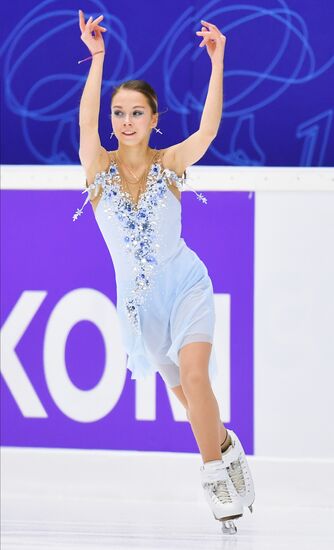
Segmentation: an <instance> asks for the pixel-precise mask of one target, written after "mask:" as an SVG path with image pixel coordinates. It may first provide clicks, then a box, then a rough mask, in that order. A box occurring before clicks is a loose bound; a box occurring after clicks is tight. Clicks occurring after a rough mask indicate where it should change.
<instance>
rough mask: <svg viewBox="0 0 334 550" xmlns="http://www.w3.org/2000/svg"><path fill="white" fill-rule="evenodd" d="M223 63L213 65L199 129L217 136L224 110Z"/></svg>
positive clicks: (206, 133) (209, 134)
mask: <svg viewBox="0 0 334 550" xmlns="http://www.w3.org/2000/svg"><path fill="white" fill-rule="evenodd" d="M223 70H224V66H223V64H218V63H217V64H215V65H212V71H211V77H210V82H209V88H208V93H207V96H206V100H205V105H204V109H203V114H202V118H201V123H200V127H199V131H200V132H201V133H202V134H205V135H208V136H211V137H212V138H214V137H216V135H217V133H218V129H219V125H220V121H221V118H222V111H223Z"/></svg>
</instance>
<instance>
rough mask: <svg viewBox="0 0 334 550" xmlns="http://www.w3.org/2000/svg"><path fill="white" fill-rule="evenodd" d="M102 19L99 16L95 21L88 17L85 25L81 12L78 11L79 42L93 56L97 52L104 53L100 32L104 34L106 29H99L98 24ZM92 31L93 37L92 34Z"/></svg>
mask: <svg viewBox="0 0 334 550" xmlns="http://www.w3.org/2000/svg"><path fill="white" fill-rule="evenodd" d="M102 19H103V15H100V16H99V17H97V18H96V19H94V21H93V18H92V17H90V18H89V19H88V20H87V23H85V17H84V13H83V11H81V10H79V27H80V30H81V36H80V38H81V40H82V41H83V42H84V44H86V46H87V48H88V49H89V51H90V53H91V54H92V55H93V54H94V53H96V52H99V51H101V50H102V51H105V48H104V40H103V38H102V34H101V33H102V32H106V31H107V30H108V29H106V28H105V27H100V25H99V23H100V21H101V20H102ZM93 31H94V35H93V34H92V32H93Z"/></svg>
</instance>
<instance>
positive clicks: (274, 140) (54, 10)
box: [0, 0, 334, 166]
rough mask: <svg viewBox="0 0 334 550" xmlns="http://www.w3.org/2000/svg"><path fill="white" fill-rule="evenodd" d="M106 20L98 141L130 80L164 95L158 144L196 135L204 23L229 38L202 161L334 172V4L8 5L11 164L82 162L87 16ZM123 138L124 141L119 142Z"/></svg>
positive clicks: (5, 113)
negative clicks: (211, 137) (216, 121)
mask: <svg viewBox="0 0 334 550" xmlns="http://www.w3.org/2000/svg"><path fill="white" fill-rule="evenodd" d="M79 8H81V9H82V10H83V11H84V12H85V15H86V16H87V18H88V16H89V15H94V16H98V15H100V14H101V13H102V14H104V16H105V18H104V22H103V23H102V24H103V25H104V26H106V27H107V28H108V31H107V33H105V34H104V38H105V40H106V50H107V55H106V58H105V65H104V81H103V89H102V98H101V112H100V137H101V141H102V144H103V145H104V146H105V147H106V148H107V149H108V150H110V149H114V148H115V147H116V141H110V140H109V135H110V118H109V113H110V94H111V89H112V86H113V85H116V84H117V83H119V82H120V81H123V80H126V79H129V78H143V79H145V80H147V81H148V82H150V84H151V85H152V86H153V87H154V88H155V90H156V91H157V94H158V97H159V110H160V111H164V110H166V109H168V110H167V112H166V113H164V114H163V115H161V117H160V122H159V127H160V129H161V131H162V132H163V135H160V134H156V135H155V134H154V135H152V138H151V143H150V144H151V146H153V147H157V148H159V149H160V148H163V147H167V146H169V145H171V144H173V143H177V142H179V141H182V140H183V139H185V137H186V136H188V135H189V133H191V132H193V131H195V130H196V129H197V128H198V125H199V121H200V117H201V112H202V107H203V104H204V101H205V96H206V92H207V86H208V81H209V77H210V59H209V56H208V55H207V53H206V49H205V48H204V49H203V48H199V47H198V44H199V43H200V41H201V38H200V37H197V36H196V34H195V31H196V30H199V29H200V20H201V19H205V20H207V21H210V22H212V23H214V24H216V25H217V26H218V27H219V28H220V30H221V31H222V32H223V33H224V34H225V35H226V37H227V44H226V54H225V71H224V107H223V119H222V124H221V127H220V130H219V134H218V136H217V138H216V139H215V141H214V142H213V144H212V145H211V147H210V149H209V151H208V152H207V154H206V155H205V157H204V158H203V159H201V161H200V162H199V164H217V165H226V164H228V165H268V166H276V165H277V166H333V165H334V130H333V107H334V41H333V22H334V2H333V0H286V1H285V0H256V1H255V2H248V3H247V2H245V3H238V2H233V1H231V0H226V1H221V0H212V1H211V2H210V1H209V2H208V1H197V2H194V1H187V0H169V2H157V1H156V0H145V1H140V2H139V1H138V2H136V1H130V0H123V1H122V2H115V1H114V0H113V1H105V2H100V1H87V0H77V1H72V0H69V1H64V0H63V1H61V0H58V1H57V0H46V1H44V2H37V1H32V0H30V1H29V2H28V1H26V2H18V1H17V0H14V1H12V2H6V3H4V4H3V7H2V37H1V44H2V46H1V49H0V59H1V72H2V75H3V81H2V86H3V93H2V99H1V101H2V106H1V109H2V123H1V132H2V140H1V142H2V145H1V148H2V150H1V156H2V163H4V164H67V163H68V164H73V163H74V164H76V163H78V162H79V159H78V149H79V143H78V139H79V128H78V107H79V102H80V97H81V93H82V90H83V87H84V83H85V79H86V76H87V73H88V70H89V64H90V61H88V62H85V63H82V64H80V65H78V64H77V61H78V60H79V59H82V58H84V57H86V56H87V55H89V53H88V50H87V48H86V46H85V45H84V44H83V42H82V41H81V40H80V29H79V25H78V9H79ZM114 140H115V138H114Z"/></svg>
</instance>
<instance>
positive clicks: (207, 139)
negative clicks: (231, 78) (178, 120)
mask: <svg viewBox="0 0 334 550" xmlns="http://www.w3.org/2000/svg"><path fill="white" fill-rule="evenodd" d="M202 23H203V25H206V27H208V29H209V30H208V29H206V28H205V26H203V27H202V30H201V31H197V32H196V34H198V35H199V36H202V42H201V43H200V44H199V46H200V47H203V46H206V48H207V53H208V55H209V57H210V59H211V64H212V70H211V77H210V82H209V88H208V93H207V96H206V100H205V105H204V109H203V113H202V117H201V122H200V127H199V129H198V130H197V131H196V132H194V133H193V134H191V135H190V136H189V137H188V138H187V139H185V140H184V141H182V142H181V143H176V144H175V145H173V146H172V147H169V149H168V155H169V156H170V164H171V165H173V166H175V167H176V169H177V172H178V173H180V174H181V173H183V172H184V170H185V169H186V168H188V166H191V165H192V164H195V162H197V161H198V160H200V159H201V158H202V157H203V155H204V154H205V153H206V151H207V149H208V148H209V146H210V144H211V142H212V141H213V140H214V138H215V137H216V135H217V133H218V130H219V125H220V122H221V118H222V110H223V72H224V52H225V42H226V37H225V36H224V35H223V34H222V33H221V32H220V31H219V29H218V28H217V27H216V25H213V24H212V23H208V22H206V21H202Z"/></svg>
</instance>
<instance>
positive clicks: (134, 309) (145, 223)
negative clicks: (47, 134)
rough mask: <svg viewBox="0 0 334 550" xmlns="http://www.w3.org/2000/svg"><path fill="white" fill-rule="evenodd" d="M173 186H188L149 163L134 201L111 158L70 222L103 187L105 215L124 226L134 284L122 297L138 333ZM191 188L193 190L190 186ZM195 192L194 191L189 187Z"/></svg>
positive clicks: (181, 178)
mask: <svg viewBox="0 0 334 550" xmlns="http://www.w3.org/2000/svg"><path fill="white" fill-rule="evenodd" d="M173 184H174V185H176V186H177V188H178V189H179V190H180V191H183V189H184V186H185V185H187V183H186V181H185V178H184V177H179V176H178V175H177V174H176V173H175V172H174V171H173V170H169V169H168V168H163V169H162V166H161V165H160V163H159V162H155V163H153V164H152V166H151V169H150V171H149V173H148V177H147V184H146V189H145V191H144V192H143V193H142V194H141V195H140V197H139V200H138V202H137V204H135V203H134V202H133V200H132V198H131V196H130V195H129V193H127V192H126V191H123V189H122V186H121V178H120V175H119V172H118V169H117V165H116V163H115V162H114V161H113V162H112V163H111V165H110V168H109V170H108V171H107V172H105V171H103V172H98V173H97V174H96V176H95V179H94V182H93V183H91V184H90V185H89V186H88V187H87V188H86V189H84V191H83V192H82V193H86V192H87V198H86V200H85V202H84V204H83V205H82V207H81V208H78V209H77V210H76V212H75V214H74V215H73V221H75V220H76V219H77V218H78V217H79V216H81V214H82V212H83V209H84V207H85V205H86V204H87V202H88V201H89V200H90V199H92V198H93V197H96V196H97V194H98V192H99V189H100V188H101V187H102V195H101V199H100V200H101V201H103V208H104V212H105V213H106V214H107V216H108V218H111V217H112V216H113V215H114V216H117V219H118V220H119V223H120V225H121V227H122V229H123V233H122V234H123V242H124V245H125V250H126V251H127V253H129V254H130V257H131V259H132V265H133V271H134V273H133V275H134V284H133V286H132V289H131V290H130V291H129V294H128V296H126V297H125V298H124V307H125V310H126V313H127V316H128V319H129V321H130V323H131V325H132V327H133V328H134V330H135V331H136V332H137V333H138V334H140V316H139V307H140V306H144V304H145V297H146V295H147V294H148V291H149V290H150V289H151V288H152V286H153V283H154V273H155V271H156V269H157V266H158V265H159V257H160V254H159V252H160V251H159V248H160V244H159V239H160V235H159V215H160V208H164V207H166V196H167V191H168V190H167V185H173ZM189 188H190V189H192V188H191V187H190V186H189ZM192 190H193V191H194V192H195V193H196V191H195V190H194V189H192ZM196 195H197V198H198V199H199V200H201V201H202V202H203V203H205V204H206V202H207V199H206V198H205V197H204V196H203V195H202V194H198V193H196Z"/></svg>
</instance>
